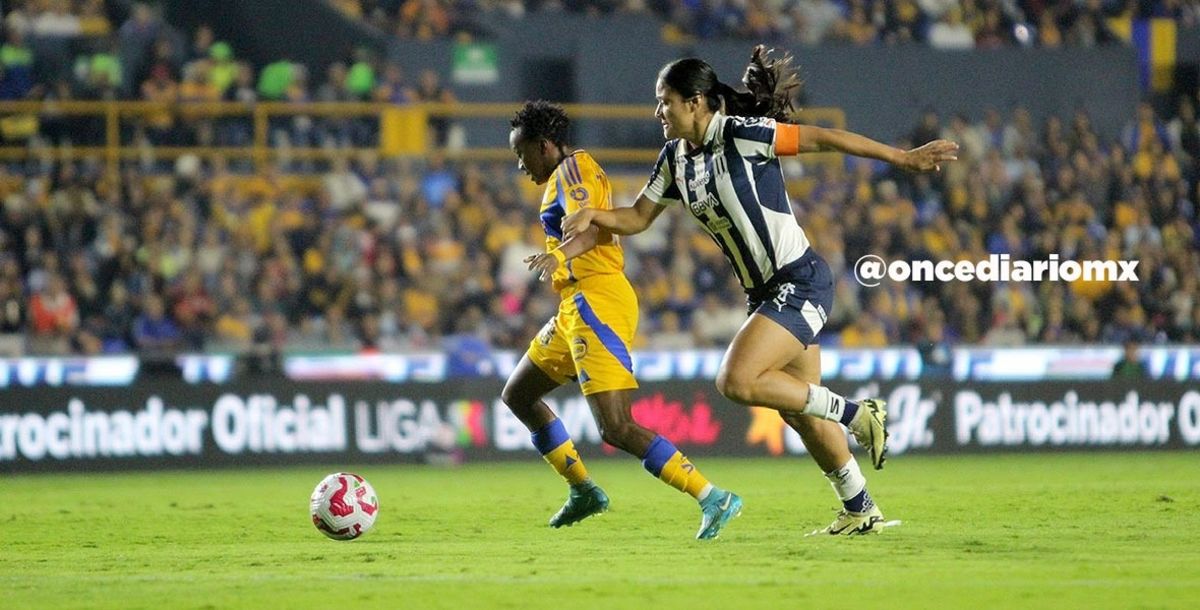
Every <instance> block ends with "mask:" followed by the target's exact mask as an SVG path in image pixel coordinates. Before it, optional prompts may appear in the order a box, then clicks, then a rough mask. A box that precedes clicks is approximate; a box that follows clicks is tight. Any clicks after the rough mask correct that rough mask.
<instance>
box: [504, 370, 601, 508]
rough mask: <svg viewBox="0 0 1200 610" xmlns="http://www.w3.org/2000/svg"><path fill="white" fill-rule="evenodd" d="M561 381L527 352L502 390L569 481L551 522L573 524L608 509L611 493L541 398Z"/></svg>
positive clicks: (540, 448)
mask: <svg viewBox="0 0 1200 610" xmlns="http://www.w3.org/2000/svg"><path fill="white" fill-rule="evenodd" d="M559 385H560V384H559V383H558V382H557V381H555V380H554V379H552V378H551V377H550V376H549V375H547V374H546V373H545V372H544V371H542V370H541V369H539V368H538V367H537V365H535V364H534V363H533V361H532V360H530V359H529V354H526V355H525V356H524V357H522V358H521V361H520V362H518V363H517V366H516V368H514V369H513V372H512V375H511V376H509V378H508V382H507V383H506V384H505V385H504V390H503V391H502V392H501V393H500V398H501V400H503V401H504V404H505V405H508V408H509V409H510V410H512V412H513V415H516V416H517V419H519V420H521V423H523V424H525V427H526V428H528V429H529V432H530V433H531V435H532V438H533V445H534V446H535V447H537V449H538V451H539V452H541V454H542V457H543V458H545V460H546V462H548V463H549V464H550V466H551V467H553V468H554V470H555V471H556V472H558V474H560V475H562V477H563V478H564V479H566V481H567V483H568V484H569V485H570V492H569V493H568V496H567V501H566V503H565V504H563V507H562V508H561V509H559V511H558V512H557V513H555V514H554V516H553V517H551V518H550V526H551V527H556V528H557V527H562V526H564V525H574V524H575V523H578V522H579V521H582V520H583V519H586V518H587V517H590V516H592V515H597V514H600V513H602V512H604V511H605V510H607V509H608V496H607V495H605V493H604V490H602V489H600V487H599V486H598V485H596V484H595V483H594V482H593V481H592V479H591V477H589V476H588V472H587V468H586V467H585V466H584V465H583V460H582V459H580V457H579V452H578V451H576V450H575V443H574V442H572V441H571V437H570V435H568V434H567V431H566V429H565V428H564V427H563V425H562V422H561V421H559V419H558V416H556V415H555V414H554V411H552V410H550V407H548V406H546V403H545V402H543V401H542V397H544V396H545V395H546V394H549V393H550V392H551V391H553V390H554V389H555V388H557V387H558V386H559Z"/></svg>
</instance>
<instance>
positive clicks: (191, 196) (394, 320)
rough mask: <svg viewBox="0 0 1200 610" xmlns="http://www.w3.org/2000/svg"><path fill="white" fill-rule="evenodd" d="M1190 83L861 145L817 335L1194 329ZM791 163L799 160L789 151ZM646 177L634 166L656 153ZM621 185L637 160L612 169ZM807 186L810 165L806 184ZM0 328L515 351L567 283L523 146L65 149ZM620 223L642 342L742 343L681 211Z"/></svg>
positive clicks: (725, 283)
mask: <svg viewBox="0 0 1200 610" xmlns="http://www.w3.org/2000/svg"><path fill="white" fill-rule="evenodd" d="M1198 102H1200V100H1198V99H1196V97H1194V96H1193V97H1192V98H1190V99H1187V100H1185V102H1184V103H1183V104H1181V111H1180V113H1179V115H1178V116H1177V117H1175V118H1173V119H1172V120H1170V121H1163V120H1161V119H1159V118H1158V117H1157V116H1156V115H1155V113H1154V111H1153V109H1152V108H1151V107H1150V106H1149V105H1148V104H1147V105H1143V106H1142V107H1141V109H1140V112H1139V114H1138V116H1137V117H1132V118H1131V121H1130V124H1129V126H1128V127H1127V129H1126V130H1125V137H1124V141H1123V142H1104V141H1101V140H1100V139H1099V138H1098V137H1097V135H1096V133H1095V132H1094V130H1093V129H1092V126H1091V125H1090V123H1089V120H1088V117H1087V115H1086V114H1083V113H1079V114H1076V115H1075V116H1071V117H1051V118H1050V119H1048V120H1047V121H1045V123H1044V124H1042V125H1035V124H1034V123H1033V121H1032V120H1031V118H1030V116H1029V114H1028V112H1026V111H1025V110H1024V109H1022V108H1015V109H1013V110H1012V112H1011V113H1009V114H1008V115H1007V116H1004V115H1002V114H1001V113H1000V112H998V111H992V112H989V113H987V115H986V116H983V117H979V119H978V120H976V121H972V120H971V118H970V117H964V116H959V115H955V116H950V117H941V116H939V115H938V114H936V113H935V112H933V111H930V112H928V113H926V115H925V116H923V117H922V118H921V120H920V122H919V123H918V124H917V125H916V126H915V127H914V129H913V130H912V132H911V133H909V134H906V135H905V136H904V137H903V138H902V139H901V140H899V141H897V142H896V143H897V144H898V145H900V146H907V145H908V144H909V143H911V142H918V141H924V140H927V139H929V138H931V137H934V136H937V135H941V136H942V137H947V138H950V139H953V140H956V141H958V142H960V143H961V144H962V156H961V161H960V162H958V163H955V164H951V165H949V166H947V167H945V168H944V169H943V172H942V174H940V175H939V176H934V177H930V176H913V175H907V174H896V173H893V172H892V171H891V170H890V169H889V168H888V167H886V166H879V165H876V164H873V163H869V162H860V161H852V162H850V163H849V165H848V166H847V169H846V171H843V172H837V171H828V172H826V171H818V172H817V173H816V175H810V176H809V178H808V180H807V182H806V184H808V185H809V189H808V192H807V194H806V195H805V196H802V197H799V198H797V199H796V201H795V208H796V214H797V217H798V219H799V221H800V222H801V223H802V224H803V225H804V226H805V227H806V230H807V232H808V234H809V235H810V237H811V239H812V240H813V241H814V243H815V245H816V247H817V248H818V249H819V250H820V251H821V252H822V254H823V255H824V256H825V257H826V258H827V259H828V260H829V261H830V264H831V266H832V267H833V269H834V271H835V274H836V275H837V277H838V278H839V280H838V287H837V300H836V306H835V308H834V312H833V314H832V317H831V319H830V321H829V326H828V330H827V331H826V332H824V333H823V334H822V338H823V340H824V341H825V342H827V343H828V344H832V345H841V346H846V347H875V346H885V345H896V344H919V343H933V344H956V343H966V344H984V345H1020V344H1025V343H1034V342H1036V343H1049V344H1064V343H1078V342H1105V343H1113V342H1121V341H1124V340H1127V339H1133V340H1137V341H1156V342H1166V341H1185V342H1186V341H1192V342H1195V341H1200V285H1198V281H1197V278H1198V275H1200V274H1198V273H1197V271H1196V270H1197V269H1200V217H1198V216H1197V210H1196V202H1197V195H1198V194H1197V186H1196V185H1197V180H1196V177H1197V158H1200V131H1198V125H1197V121H1196V117H1195V111H1194V109H1195V107H1196V104H1197V103H1198ZM793 169H794V168H793ZM638 177H639V178H640V177H641V176H640V173H639V176H638ZM615 182H616V183H617V184H618V185H621V186H620V187H619V190H618V193H617V195H616V197H617V200H618V202H625V203H628V202H629V201H632V199H633V197H634V196H635V195H636V190H637V188H638V187H639V186H640V180H639V179H638V178H630V179H626V180H621V179H617V180H615ZM802 182H803V181H802ZM0 185H2V189H3V190H2V191H0V196H2V197H0V201H2V202H3V213H2V215H0V252H2V253H3V254H0V313H2V314H3V315H2V316H0V333H8V334H10V335H15V336H19V337H23V338H24V339H27V341H26V343H27V346H26V347H27V348H28V350H29V351H32V352H36V353H69V352H80V353H99V352H122V351H128V350H148V351H157V350H199V349H246V348H248V347H250V346H252V345H254V344H256V343H257V344H262V345H272V346H275V347H278V348H291V349H302V348H309V349H367V350H374V349H380V350H403V349H420V348H427V347H430V348H431V347H436V346H439V345H442V344H443V343H444V342H446V341H449V342H452V343H455V344H459V343H463V344H466V345H472V344H484V345H486V346H490V347H499V348H520V347H522V346H523V345H524V344H525V342H526V341H528V340H529V338H530V337H532V336H533V335H534V334H535V332H536V331H537V329H538V328H539V326H540V325H541V324H543V323H544V322H545V321H546V320H547V319H548V318H549V317H550V315H551V314H552V310H553V307H554V305H555V300H554V298H553V297H552V296H551V295H550V294H548V288H546V287H545V286H544V285H539V284H538V283H537V282H536V281H535V280H534V278H533V277H532V276H531V274H530V273H529V272H528V271H527V270H526V269H525V265H524V263H523V262H522V259H523V258H524V257H525V256H527V255H528V254H530V253H533V252H536V251H538V250H539V249H540V248H541V247H542V245H541V239H542V238H541V234H540V231H541V229H540V227H539V226H538V225H537V223H536V218H535V216H536V214H535V212H534V210H535V208H534V205H535V202H536V198H537V193H536V190H533V189H532V188H531V187H530V185H529V184H528V181H527V179H526V178H525V177H524V176H523V175H518V174H516V173H515V172H514V171H513V164H512V163H505V164H474V163H464V164H458V163H449V162H447V161H446V160H444V159H442V158H440V157H437V156H434V157H431V158H429V159H428V160H425V161H420V162H418V161H412V160H388V159H380V158H378V157H376V156H374V155H365V156H360V157H356V158H342V159H340V160H338V161H337V162H335V163H334V164H333V165H332V167H330V168H328V170H327V171H325V172H324V173H323V174H322V175H320V176H319V177H318V178H317V179H312V180H307V181H306V180H304V179H302V178H297V177H294V176H288V175H284V174H283V173H281V172H278V171H270V172H267V173H266V174H263V175H255V176H239V175H236V174H235V173H233V172H231V171H230V168H229V167H227V166H226V165H225V164H224V163H223V162H221V161H220V160H219V158H218V159H217V161H215V162H214V163H212V164H209V163H201V162H199V160H197V159H185V160H183V161H181V162H180V163H178V164H177V166H176V171H175V172H174V173H173V174H170V175H155V174H152V173H148V172H144V171H143V170H141V169H139V166H137V165H130V166H127V167H125V169H124V170H123V173H122V175H121V176H120V177H119V179H117V180H113V179H110V178H107V177H106V176H105V175H104V172H103V164H102V163H100V162H99V161H98V160H93V161H85V162H81V163H58V162H55V161H54V160H53V159H52V157H46V158H43V159H39V160H35V161H31V162H28V163H26V164H22V165H10V166H8V167H7V169H6V170H5V172H4V174H3V175H0ZM668 217H669V218H668V219H667V221H666V222H660V223H658V224H656V225H655V226H654V229H653V230H652V231H651V232H649V233H647V234H643V235H638V236H636V237H633V238H631V239H628V240H626V241H625V242H624V243H625V245H626V248H627V252H628V254H627V267H628V272H629V274H630V276H631V278H632V281H633V283H634V285H635V286H636V287H637V288H638V290H639V295H640V299H641V307H642V309H643V322H642V329H641V331H642V332H641V333H639V335H640V337H641V341H642V342H643V343H642V347H657V348H686V347H715V346H723V345H725V343H726V341H727V340H728V339H729V338H730V337H731V336H732V334H733V333H734V332H735V331H736V329H737V327H738V326H739V325H740V323H741V321H742V320H743V319H744V316H745V312H744V302H743V296H742V292H741V290H740V289H739V287H738V286H737V285H736V283H735V281H734V280H733V279H732V278H733V275H732V274H730V273H728V272H727V270H726V269H725V265H726V264H727V263H726V262H725V261H724V260H723V258H722V256H721V253H720V251H719V250H718V249H717V248H716V246H715V245H714V244H713V243H712V242H711V241H709V240H708V239H707V238H705V237H704V236H703V235H702V234H701V233H700V232H699V230H698V229H697V228H696V227H695V226H694V222H693V221H692V220H691V219H690V218H688V217H687V215H686V214H684V213H682V212H679V211H676V212H672V213H669V214H668ZM867 253H870V254H877V255H879V256H882V257H884V258H885V259H887V260H895V259H932V260H983V259H985V258H986V257H987V256H988V255H989V254H990V253H1007V254H1009V255H1011V257H1012V259H1013V260H1033V259H1046V258H1047V257H1048V255H1049V254H1051V253H1056V254H1059V255H1060V256H1061V257H1062V258H1064V259H1079V260H1085V259H1113V260H1117V259H1133V260H1138V261H1140V263H1139V267H1138V270H1139V273H1140V278H1141V281H1140V282H1137V283H1122V282H1097V281H1083V280H1080V281H1077V282H1070V283H1068V282H1041V283H1025V282H1008V283H1002V282H996V283H983V282H971V283H963V282H946V283H940V282H938V283H905V282H885V283H884V284H883V285H882V286H880V287H877V288H863V287H861V286H859V284H858V283H857V282H856V281H855V280H854V279H853V275H852V273H851V269H849V268H848V265H852V264H853V261H855V260H857V258H858V257H859V256H861V255H863V254H867Z"/></svg>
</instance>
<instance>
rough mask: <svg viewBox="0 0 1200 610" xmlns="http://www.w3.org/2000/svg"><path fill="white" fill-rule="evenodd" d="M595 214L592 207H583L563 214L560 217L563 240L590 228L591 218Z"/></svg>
mask: <svg viewBox="0 0 1200 610" xmlns="http://www.w3.org/2000/svg"><path fill="white" fill-rule="evenodd" d="M595 216H596V210H594V209H592V208H583V209H581V210H579V211H578V212H575V213H574V214H568V215H566V216H564V217H563V219H562V233H563V241H567V240H568V239H571V238H572V237H575V236H576V235H579V234H581V233H583V232H584V231H587V230H588V229H590V228H591V226H592V218H595Z"/></svg>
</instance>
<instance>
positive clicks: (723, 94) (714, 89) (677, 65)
mask: <svg viewBox="0 0 1200 610" xmlns="http://www.w3.org/2000/svg"><path fill="white" fill-rule="evenodd" d="M792 62H793V59H792V56H791V55H790V54H786V53H785V54H784V55H783V57H780V58H778V59H775V58H772V57H771V49H767V48H766V47H764V46H763V45H758V46H756V47H754V51H753V52H752V53H751V54H750V65H748V66H746V73H745V75H743V76H742V84H743V85H744V86H745V87H746V88H747V89H749V91H748V92H747V91H738V90H736V89H734V88H733V87H730V86H729V85H726V84H725V83H723V82H721V81H719V80H717V73H716V72H714V71H713V69H712V66H710V65H708V63H707V62H705V61H703V60H700V59H696V58H687V59H680V60H677V61H673V62H671V63H669V64H667V65H665V66H663V68H662V70H661V71H659V73H658V77H659V78H660V79H662V81H663V82H664V83H666V85H667V86H668V87H670V88H671V89H674V90H675V91H677V92H678V93H679V94H680V95H682V96H683V97H684V99H687V98H690V97H693V96H696V95H703V96H704V99H705V101H706V103H707V105H708V109H709V110H712V111H716V110H718V109H720V108H721V103H722V102H724V103H725V112H726V113H728V114H730V115H732V116H743V117H758V116H762V117H769V118H772V119H776V120H779V121H788V120H791V118H792V115H793V113H794V112H795V108H794V107H793V106H792V97H793V96H794V95H795V94H796V92H797V91H798V90H799V89H800V86H801V82H800V77H799V76H798V75H797V74H796V70H795V68H793V67H792Z"/></svg>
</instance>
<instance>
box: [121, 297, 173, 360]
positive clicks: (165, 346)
mask: <svg viewBox="0 0 1200 610" xmlns="http://www.w3.org/2000/svg"><path fill="white" fill-rule="evenodd" d="M133 344H134V347H136V348H137V349H138V351H140V352H142V353H149V354H168V353H171V352H174V351H176V350H178V349H180V348H181V347H183V334H182V333H181V332H180V330H179V326H178V325H177V324H176V323H175V321H174V320H172V319H171V318H169V317H167V315H166V311H165V310H164V309H163V302H162V298H160V297H159V296H158V295H155V294H151V295H147V296H146V297H145V299H143V311H142V313H141V314H140V315H138V316H137V318H135V319H134V321H133Z"/></svg>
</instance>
